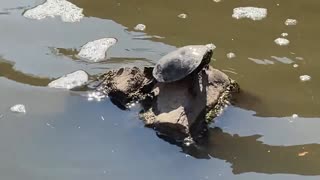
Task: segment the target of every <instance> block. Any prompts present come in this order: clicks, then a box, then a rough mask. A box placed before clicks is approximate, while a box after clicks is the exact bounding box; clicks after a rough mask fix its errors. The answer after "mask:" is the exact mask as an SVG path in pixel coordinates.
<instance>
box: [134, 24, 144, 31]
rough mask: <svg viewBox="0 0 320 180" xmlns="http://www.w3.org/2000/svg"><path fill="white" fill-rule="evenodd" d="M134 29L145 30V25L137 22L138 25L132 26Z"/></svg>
mask: <svg viewBox="0 0 320 180" xmlns="http://www.w3.org/2000/svg"><path fill="white" fill-rule="evenodd" d="M134 30H136V31H144V30H146V25H144V24H138V25H136V26H135V27H134Z"/></svg>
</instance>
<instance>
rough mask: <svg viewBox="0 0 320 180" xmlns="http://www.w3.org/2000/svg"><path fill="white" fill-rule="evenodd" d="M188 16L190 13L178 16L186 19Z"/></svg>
mask: <svg viewBox="0 0 320 180" xmlns="http://www.w3.org/2000/svg"><path fill="white" fill-rule="evenodd" d="M187 17H188V15H187V14H184V13H182V14H179V15H178V18H181V19H186V18H187Z"/></svg>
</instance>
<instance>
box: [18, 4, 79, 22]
mask: <svg viewBox="0 0 320 180" xmlns="http://www.w3.org/2000/svg"><path fill="white" fill-rule="evenodd" d="M82 11H83V9H82V8H79V7H77V6H76V5H74V4H72V3H70V2H68V1H66V0H47V1H46V2H45V3H43V4H41V5H39V6H37V7H35V8H32V9H29V10H27V11H26V12H25V13H24V14H23V16H24V17H26V18H29V19H36V20H41V19H44V18H46V17H55V16H60V17H61V19H62V21H64V22H77V21H80V20H81V19H82V18H83V17H84V15H83V13H82Z"/></svg>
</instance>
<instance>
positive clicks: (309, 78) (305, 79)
mask: <svg viewBox="0 0 320 180" xmlns="http://www.w3.org/2000/svg"><path fill="white" fill-rule="evenodd" d="M300 80H301V81H303V82H304V81H310V80H311V76H309V75H302V76H300Z"/></svg>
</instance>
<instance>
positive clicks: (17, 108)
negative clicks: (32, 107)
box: [10, 104, 27, 113]
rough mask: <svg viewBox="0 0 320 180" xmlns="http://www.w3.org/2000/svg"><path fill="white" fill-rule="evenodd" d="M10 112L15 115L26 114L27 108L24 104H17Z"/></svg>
mask: <svg viewBox="0 0 320 180" xmlns="http://www.w3.org/2000/svg"><path fill="white" fill-rule="evenodd" d="M10 111H12V112H15V113H26V112H27V111H26V107H25V106H24V105H23V104H17V105H14V106H12V107H11V108H10Z"/></svg>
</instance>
